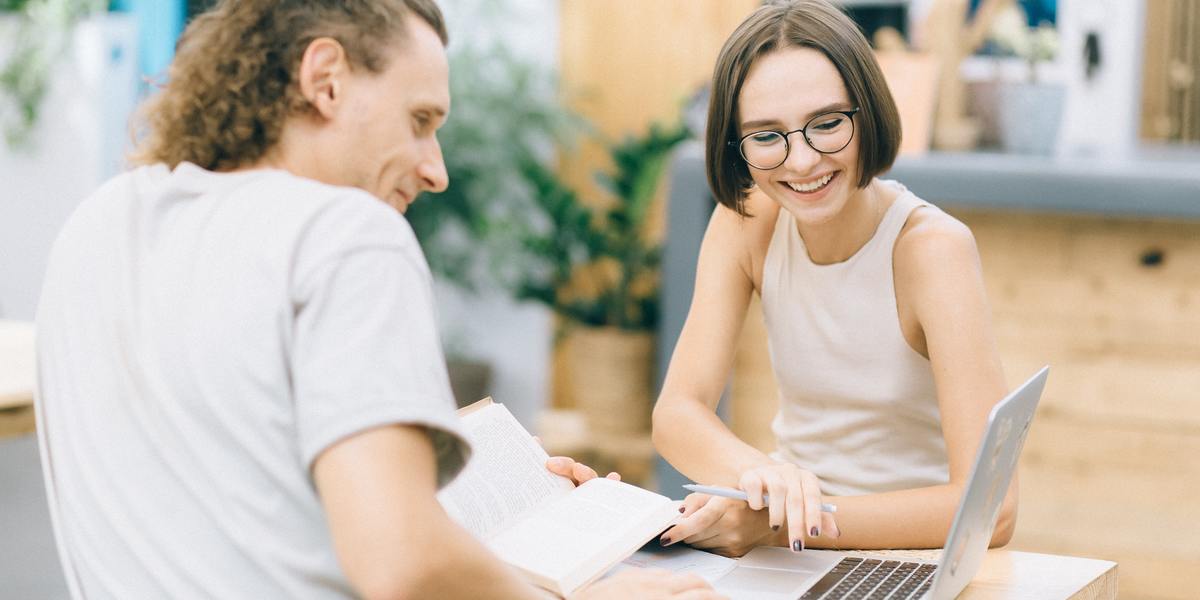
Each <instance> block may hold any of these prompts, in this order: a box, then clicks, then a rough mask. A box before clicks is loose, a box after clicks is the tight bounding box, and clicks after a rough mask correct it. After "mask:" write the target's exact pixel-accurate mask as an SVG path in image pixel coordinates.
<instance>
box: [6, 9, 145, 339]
mask: <svg viewBox="0 0 1200 600" xmlns="http://www.w3.org/2000/svg"><path fill="white" fill-rule="evenodd" d="M5 25H11V22H9V23H6V24H5ZM4 37H7V36H4ZM0 39H3V38H0ZM9 39H11V38H9ZM135 40H136V26H135V24H134V22H133V20H132V19H131V18H130V17H127V16H122V15H110V16H106V17H103V18H98V19H94V20H91V21H88V22H86V23H83V24H82V25H81V26H80V27H79V28H78V30H77V31H76V34H75V37H74V44H73V47H72V48H71V49H70V50H69V51H68V53H67V55H66V56H65V57H64V59H63V61H62V63H61V64H60V65H59V68H58V69H57V71H55V73H54V76H53V80H52V82H51V86H50V91H49V94H48V97H47V98H46V101H45V103H44V104H43V106H42V108H41V119H40V122H39V124H38V127H37V130H36V131H35V133H34V137H33V145H32V146H31V147H30V148H29V149H27V150H14V149H10V148H8V147H7V146H6V145H5V144H3V143H2V142H0V316H3V317H6V318H14V319H32V318H33V315H34V311H35V309H36V307H37V298H38V290H39V289H40V287H41V281H42V274H43V272H44V271H45V268H46V258H47V255H48V254H49V251H50V245H51V244H52V243H53V241H54V237H55V235H56V234H57V233H58V230H59V228H60V227H61V226H62V224H63V222H64V221H65V220H66V218H67V216H68V215H69V214H70V213H71V211H72V210H73V209H74V207H75V205H76V204H77V203H78V202H79V201H80V200H81V199H83V197H84V196H86V195H87V194H88V193H89V192H91V191H92V190H93V189H94V188H95V187H96V186H97V185H99V184H100V183H101V182H103V181H104V180H105V179H107V178H108V177H110V176H111V175H112V174H114V173H116V172H117V170H118V166H119V163H120V160H121V156H122V154H123V150H124V146H125V142H126V140H127V139H128V137H129V136H128V135H127V134H126V133H125V132H126V128H125V123H126V120H127V116H128V115H129V113H130V112H131V111H132V109H133V107H134V105H135V102H136V94H137V79H136V77H137V75H136V65H135V62H136V55H137V52H136V48H135ZM3 43H4V42H2V41H0V45H3ZM7 50H8V49H3V50H0V54H7Z"/></svg>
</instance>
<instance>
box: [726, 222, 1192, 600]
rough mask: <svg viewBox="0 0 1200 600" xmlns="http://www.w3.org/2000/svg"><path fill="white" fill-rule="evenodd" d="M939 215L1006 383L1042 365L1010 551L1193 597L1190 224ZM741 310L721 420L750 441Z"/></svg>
mask: <svg viewBox="0 0 1200 600" xmlns="http://www.w3.org/2000/svg"><path fill="white" fill-rule="evenodd" d="M952 212H953V213H954V214H955V215H956V216H958V217H959V218H960V219H962V220H963V221H964V222H965V223H967V224H968V225H969V226H970V227H971V229H972V231H974V233H975V238H976V241H977V243H978V245H979V250H980V254H981V257H982V260H983V266H984V278H985V281H986V284H987V287H988V293H989V297H990V300H991V303H992V308H993V315H994V322H995V327H996V332H997V337H998V343H999V346H1000V353H1001V356H1002V358H1003V360H1004V365H1005V372H1006V374H1007V376H1008V380H1009V382H1010V383H1015V382H1017V381H1020V380H1023V379H1024V378H1025V377H1027V376H1029V375H1030V374H1032V373H1033V372H1034V371H1035V370H1036V369H1037V368H1038V367H1040V366H1041V365H1043V364H1046V363H1049V364H1050V365H1051V372H1050V379H1049V381H1048V382H1047V386H1046V391H1045V394H1044V395H1043V398H1042V402H1041V404H1040V406H1039V408H1038V416H1037V419H1036V420H1035V421H1034V424H1033V427H1032V429H1031V431H1030V437H1029V440H1028V442H1027V443H1026V446H1025V451H1024V454H1023V455H1022V460H1021V467H1020V469H1021V471H1020V472H1021V505H1020V516H1019V518H1018V523H1017V532H1016V536H1015V538H1014V540H1013V543H1012V547H1013V548H1016V549H1020V550H1029V551H1034V552H1048V553H1058V554H1069V555H1077V556H1086V557H1093V558H1104V559H1108V560H1115V561H1117V562H1118V563H1119V564H1120V566H1119V569H1120V582H1121V583H1120V586H1121V597H1122V598H1191V597H1194V596H1195V590H1196V589H1200V572H1198V571H1197V569H1196V565H1200V458H1198V457H1200V222H1157V221H1135V220H1122V219H1102V218H1096V217H1083V216H1066V215H1057V216H1056V215H1041V214H1021V213H993V212H986V211H978V210H971V211H968V210H959V211H952ZM1148 257H1149V258H1151V259H1153V258H1155V257H1158V258H1159V259H1160V260H1159V261H1158V262H1157V264H1151V265H1146V264H1144V261H1145V260H1146V259H1147V258H1148ZM1149 262H1151V263H1155V261H1154V260H1150V261H1149ZM756 320H757V323H759V326H758V327H757V328H756V327H754V326H751V325H748V326H747V328H746V339H744V340H743V347H742V348H741V349H740V350H739V354H738V358H737V361H736V364H735V375H734V385H733V391H734V399H733V403H734V406H733V414H734V415H735V419H734V422H733V426H734V428H735V431H736V432H737V433H738V434H739V435H741V436H743V437H744V439H747V440H748V441H751V443H757V444H759V445H764V444H770V443H772V442H771V433H770V430H769V420H770V418H771V417H773V413H774V410H775V409H774V407H775V405H776V402H777V400H776V398H775V396H774V391H773V376H772V374H771V370H770V365H769V364H768V363H767V361H766V360H765V356H766V352H765V348H764V347H765V330H764V329H763V328H762V327H761V315H753V314H752V315H750V316H748V317H747V323H748V324H752V323H755V322H756ZM768 382H772V383H768ZM739 416H740V418H737V417H739ZM763 440H766V441H765V442H764V441H763Z"/></svg>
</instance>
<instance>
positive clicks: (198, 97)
mask: <svg viewBox="0 0 1200 600" xmlns="http://www.w3.org/2000/svg"><path fill="white" fill-rule="evenodd" d="M410 13H411V14H415V15H416V16H417V17H418V18H420V19H421V20H423V21H424V22H426V23H428V24H429V25H430V26H431V27H432V28H433V29H434V31H436V32H437V34H438V36H439V37H440V38H441V40H442V44H446V43H447V41H448V36H447V33H446V26H445V22H444V21H443V19H442V13H441V10H440V9H438V7H437V4H435V3H434V1H433V0H221V1H220V2H219V3H218V4H217V5H216V6H215V7H214V8H213V9H212V10H210V11H208V12H206V13H204V14H202V15H200V16H198V17H196V18H195V20H193V21H192V22H191V24H189V25H188V27H187V29H186V30H184V32H183V35H182V36H181V37H180V38H179V43H178V45H177V47H176V53H175V59H174V60H173V61H172V62H171V66H170V68H169V69H168V71H167V82H166V84H165V85H164V86H163V89H162V90H161V91H160V92H159V93H157V94H156V95H155V96H153V97H151V98H150V99H149V100H148V101H147V102H146V103H145V105H144V106H143V107H142V109H141V111H140V116H139V122H138V123H137V126H136V130H137V131H138V133H139V134H140V138H141V139H140V141H139V143H138V145H137V148H136V149H135V150H134V152H133V154H132V155H131V156H130V160H131V162H133V163H134V164H153V163H165V164H166V165H167V166H168V167H170V168H172V169H173V168H175V166H176V165H178V164H179V163H181V162H184V161H186V162H190V163H194V164H196V165H198V166H200V167H203V168H205V169H208V170H212V171H226V170H231V169H236V168H239V167H242V166H246V165H248V164H252V163H254V162H255V161H257V160H259V159H260V158H262V156H263V155H264V154H266V152H267V151H269V150H270V149H271V148H272V147H274V145H275V144H276V142H278V141H279V136H280V132H281V130H282V127H283V122H284V120H285V119H286V118H287V117H289V116H292V115H296V114H303V113H305V112H307V111H310V110H312V107H311V105H309V103H308V101H307V100H306V99H305V98H304V97H303V96H302V95H301V94H300V87H299V84H298V83H297V81H296V72H297V70H298V69H299V66H300V60H301V58H302V57H303V56H304V51H305V50H306V49H307V48H308V45H309V44H310V43H311V42H312V41H313V40H315V39H317V38H321V37H329V38H333V39H335V40H337V41H338V42H339V43H340V44H341V45H342V47H343V48H345V50H346V55H347V58H348V59H349V61H350V65H351V68H359V67H361V68H365V69H366V70H367V71H368V72H371V73H379V72H381V71H383V70H384V69H386V68H387V65H388V60H387V58H388V57H387V55H386V54H385V52H386V50H387V49H388V48H389V47H391V45H392V44H395V43H398V42H403V41H404V36H405V28H404V23H405V19H406V18H407V17H408V16H409V14H410Z"/></svg>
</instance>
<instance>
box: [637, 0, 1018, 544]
mask: <svg viewBox="0 0 1200 600" xmlns="http://www.w3.org/2000/svg"><path fill="white" fill-rule="evenodd" d="M712 89H713V96H712V102H711V104H710V107H709V115H708V133H707V140H706V158H705V160H706V163H707V169H708V177H709V184H710V187H711V188H712V191H713V193H714V195H715V197H716V198H717V200H718V201H719V205H718V206H717V208H716V211H715V212H714V213H713V216H712V219H711V221H710V223H709V226H708V230H707V232H706V233H705V236H704V242H703V245H702V247H701V250H700V258H699V266H698V273H697V278H696V290H695V294H694V296H693V300H692V306H691V309H690V312H689V314H688V318H687V322H686V324H685V325H684V328H683V332H682V334H681V335H680V338H679V343H678V346H677V347H676V349H675V353H674V356H673V357H672V359H671V365H670V368H669V371H668V373H667V378H666V381H665V383H664V386H663V390H662V395H661V396H660V397H659V400H658V403H657V405H656V407H655V410H654V442H655V445H656V446H657V448H658V450H659V451H660V452H661V453H662V455H663V456H664V457H665V458H666V459H667V460H669V461H670V462H671V463H672V464H673V465H674V466H675V467H676V468H677V469H679V470H680V471H681V472H682V473H684V474H685V475H687V476H688V477H690V478H691V479H693V480H695V481H698V482H701V483H705V484H718V485H726V486H736V487H739V488H741V489H742V490H744V491H745V492H746V493H747V495H748V500H747V501H741V500H730V499H725V498H712V497H709V496H705V495H699V494H693V495H692V496H690V497H688V499H687V501H686V503H685V507H684V508H685V511H684V518H683V519H682V520H681V521H680V523H679V524H678V525H676V526H675V527H674V528H673V529H671V530H670V531H668V532H667V533H666V534H664V535H663V537H662V539H661V542H662V543H663V544H664V545H666V544H673V543H675V542H679V541H683V542H685V543H688V544H691V545H693V546H695V547H698V548H704V549H708V550H712V551H715V552H718V553H721V554H726V555H735V556H736V555H740V554H743V553H745V552H746V551H748V550H749V549H750V548H752V547H754V546H756V545H763V544H770V545H779V546H787V547H790V548H792V549H793V550H795V551H799V550H802V549H803V548H805V547H854V548H918V547H937V546H940V545H941V543H942V542H943V541H944V540H945V537H946V533H947V531H948V530H949V527H950V524H951V520H952V518H953V514H954V510H955V507H956V505H957V503H958V500H959V497H960V495H961V493H962V490H963V486H964V485H965V482H966V480H967V478H968V477H969V475H970V473H969V469H970V464H971V460H972V458H973V456H974V452H975V450H976V447H977V445H978V444H979V441H980V437H981V435H982V433H983V428H984V424H985V423H986V420H987V414H988V411H989V410H990V409H991V407H992V405H993V404H994V403H995V402H997V401H999V400H1000V399H1001V398H1002V397H1003V395H1004V392H1005V390H1006V386H1005V381H1004V375H1003V372H1002V369H1001V365H1000V359H999V357H998V355H997V351H996V347H995V343H994V340H993V334H992V329H991V324H990V322H989V309H988V305H987V300H986V297H985V291H984V285H983V280H982V276H981V272H980V264H979V254H978V251H977V249H976V247H975V243H974V239H973V238H972V236H971V233H970V231H969V230H968V229H967V228H966V226H964V225H963V224H962V223H960V222H958V221H957V220H955V219H954V218H953V217H950V216H949V215H947V214H945V213H943V212H942V211H940V210H938V209H937V208H936V207H934V206H931V205H929V204H928V203H926V202H924V201H922V200H921V199H919V198H917V197H916V196H914V195H913V194H912V193H911V192H909V191H907V190H906V189H905V188H904V187H903V186H901V185H900V184H898V183H895V182H891V181H884V180H880V179H878V178H877V175H879V174H880V173H882V172H884V171H886V170H887V169H888V168H890V166H891V164H892V161H893V160H894V158H895V155H896V151H897V148H898V146H899V140H900V126H899V118H898V116H897V112H896V108H895V105H894V104H893V101H892V98H891V94H890V93H889V91H888V88H887V84H886V83H885V81H884V79H883V76H882V74H881V73H880V71H879V66H878V64H877V63H876V61H875V59H874V56H873V54H872V53H871V49H870V47H869V46H868V44H867V41H866V39H865V38H864V37H863V36H862V34H861V33H860V31H859V30H858V28H857V27H856V26H855V24H854V23H853V22H852V21H850V19H848V18H847V17H846V16H845V15H844V14H842V13H841V12H840V11H839V10H838V9H836V8H834V7H833V6H831V5H830V4H829V3H828V2H825V1H824V0H792V1H784V2H774V3H770V4H768V5H767V6H763V7H761V8H760V9H758V10H757V11H755V12H754V13H753V14H752V15H750V17H749V18H747V19H746V20H745V22H743V23H742V24H741V25H740V26H739V27H738V29H737V30H736V31H735V32H734V33H733V35H732V36H731V37H730V38H729V40H728V41H727V42H726V43H725V46H724V48H723V49H722V50H721V54H720V57H719V58H718V60H717V65H716V68H715V71H714V74H713V88H712ZM753 293H758V294H760V296H761V298H762V306H763V313H764V316H765V319H766V324H767V331H768V340H769V343H770V348H771V362H772V367H773V369H774V372H775V376H776V379H777V380H778V382H779V388H780V404H781V406H780V411H779V414H778V416H777V417H776V419H775V422H774V426H773V429H774V433H775V436H776V440H777V444H778V449H777V451H776V452H775V453H773V454H772V455H770V456H768V455H766V454H763V453H762V452H759V451H758V450H756V449H754V448H752V447H751V446H749V445H747V444H745V443H744V442H742V441H740V440H739V439H738V438H737V437H736V436H735V435H734V434H733V433H732V432H731V431H730V430H729V429H728V428H727V427H726V426H725V425H724V424H723V423H722V422H721V420H720V419H719V418H717V416H716V415H715V414H714V411H715V408H716V405H717V402H718V400H719V399H720V396H721V392H722V390H723V389H724V387H725V384H726V377H727V374H728V373H729V370H730V366H731V364H732V361H733V356H734V348H735V343H736V340H737V338H738V335H739V333H740V328H741V324H742V322H743V319H744V318H745V314H746V309H747V306H748V305H749V303H750V299H751V294H753ZM1015 489H1016V486H1015V482H1014V485H1013V487H1012V489H1011V490H1010V492H1009V496H1008V498H1006V500H1005V503H1004V505H1003V509H1002V511H1001V515H1000V520H999V524H998V525H997V527H996V533H995V534H994V536H993V540H992V542H993V543H995V544H1004V543H1006V542H1007V540H1008V539H1009V538H1010V537H1011V534H1012V528H1013V521H1014V518H1015V513H1016V493H1015ZM768 493H769V495H770V500H769V504H767V503H764V502H763V494H768ZM829 496H837V497H836V498H832V497H829ZM821 502H832V503H836V505H837V507H838V509H837V512H836V520H835V518H834V515H832V514H830V513H824V514H823V513H821V512H820V509H819V506H820V503H821ZM764 507H765V508H766V510H762V509H763V508H764Z"/></svg>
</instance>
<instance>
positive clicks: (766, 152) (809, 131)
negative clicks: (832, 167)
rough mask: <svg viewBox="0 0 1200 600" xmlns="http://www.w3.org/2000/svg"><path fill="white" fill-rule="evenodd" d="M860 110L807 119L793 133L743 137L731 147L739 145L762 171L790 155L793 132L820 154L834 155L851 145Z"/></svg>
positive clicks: (743, 155) (773, 132) (778, 132)
mask: <svg viewBox="0 0 1200 600" xmlns="http://www.w3.org/2000/svg"><path fill="white" fill-rule="evenodd" d="M858 110H859V109H858V108H852V109H850V110H835V111H831V112H827V113H821V114H819V115H817V116H815V117H813V118H811V119H809V120H808V123H805V124H804V127H801V128H800V129H796V130H793V131H755V132H754V133H749V134H746V135H744V136H742V139H740V140H738V141H736V142H729V145H730V146H737V148H738V152H740V153H741V155H742V159H743V160H745V161H746V164H748V165H750V166H751V167H754V168H755V169H759V170H762V171H768V170H770V169H774V168H775V167H778V166H779V165H782V164H783V161H785V160H787V157H788V154H790V153H791V146H790V144H789V142H788V139H789V138H790V137H791V135H792V134H793V133H799V134H802V135H803V136H804V142H805V143H807V144H808V146H809V147H810V148H812V149H813V150H816V151H817V152H820V153H821V154H833V153H834V152H839V151H841V150H842V149H843V148H845V147H846V146H848V145H850V140H851V139H852V138H853V137H854V118H853V117H854V115H855V114H856V113H858Z"/></svg>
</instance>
